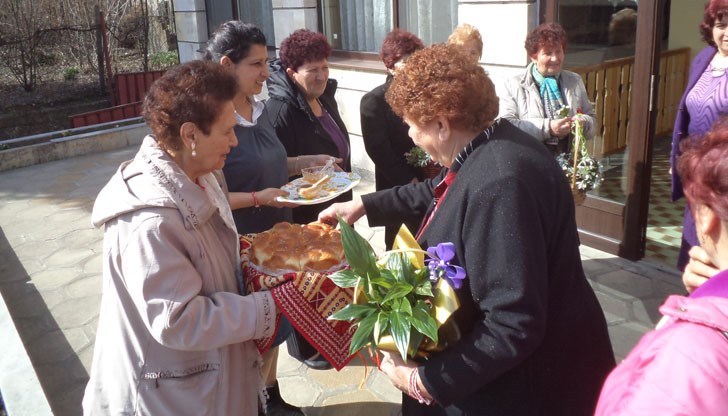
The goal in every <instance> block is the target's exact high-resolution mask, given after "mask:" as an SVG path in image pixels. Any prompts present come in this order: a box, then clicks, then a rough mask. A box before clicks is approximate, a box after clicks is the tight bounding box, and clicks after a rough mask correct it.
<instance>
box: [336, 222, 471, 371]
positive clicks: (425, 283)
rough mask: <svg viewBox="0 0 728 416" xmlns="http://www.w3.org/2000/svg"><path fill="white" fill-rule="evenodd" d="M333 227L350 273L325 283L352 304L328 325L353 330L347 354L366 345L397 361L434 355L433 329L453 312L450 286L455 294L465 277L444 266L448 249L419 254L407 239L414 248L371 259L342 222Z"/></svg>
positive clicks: (367, 247) (450, 255)
mask: <svg viewBox="0 0 728 416" xmlns="http://www.w3.org/2000/svg"><path fill="white" fill-rule="evenodd" d="M339 224H340V226H341V239H342V244H343V246H344V252H345V254H346V259H347V262H348V263H349V266H350V268H349V269H345V270H341V271H338V272H336V273H334V274H332V275H331V276H329V278H330V279H331V280H332V281H333V282H334V283H335V284H336V285H337V286H339V287H343V288H353V289H354V291H355V298H354V299H355V300H354V302H353V303H352V304H350V305H347V306H346V307H344V308H343V309H342V310H340V311H338V312H336V313H335V314H333V315H332V316H331V317H330V318H329V319H337V320H353V321H354V322H355V323H356V324H357V329H356V332H355V333H354V336H353V338H352V341H351V345H350V348H349V351H350V353H351V354H354V353H356V352H357V351H359V350H360V349H361V348H363V347H365V346H367V345H369V346H371V347H373V348H383V349H387V350H396V351H398V352H399V353H400V354H401V356H402V357H407V356H410V357H412V356H415V355H417V354H418V353H423V352H426V350H428V349H429V350H435V349H437V346H438V341H439V340H438V328H439V327H440V326H441V325H443V324H444V323H445V321H446V320H447V317H449V316H450V315H451V314H452V312H454V311H455V310H456V309H457V307H458V304H457V299H456V297H455V294H454V291H453V290H452V288H451V287H450V286H452V287H454V288H459V287H460V286H461V285H462V282H463V279H465V277H466V276H465V271H464V269H462V268H461V267H459V266H454V265H451V264H450V263H449V261H450V260H451V259H452V258H453V257H454V255H455V253H454V245H453V244H452V243H442V244H439V245H438V246H437V247H433V248H430V249H428V250H427V251H424V250H422V249H421V248H419V246H417V244H416V242H414V239H413V238H411V241H412V242H414V243H413V245H415V246H416V247H409V248H404V249H395V250H392V251H389V252H386V253H384V254H383V255H382V256H380V257H379V258H377V256H376V255H375V254H374V251H373V250H372V248H371V246H370V245H369V243H367V241H366V240H365V239H364V238H363V237H361V236H360V235H359V234H358V233H357V232H356V231H354V229H353V228H352V227H351V226H349V225H348V224H346V222H345V221H343V220H342V219H339ZM407 234H408V235H409V236H410V237H411V234H409V233H408V232H407ZM412 254H418V255H419V259H418V257H417V256H411V255H412ZM424 256H427V257H429V259H428V260H427V261H426V262H422V261H421V260H420V259H421V258H424ZM413 259H414V262H413V261H412V260H413ZM438 308H445V309H446V311H444V310H443V309H438ZM443 311H444V312H445V313H444V314H443V313H441V312H443ZM436 316H437V319H436Z"/></svg>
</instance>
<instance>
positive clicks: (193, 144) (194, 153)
mask: <svg viewBox="0 0 728 416" xmlns="http://www.w3.org/2000/svg"><path fill="white" fill-rule="evenodd" d="M195 156H197V151H196V150H195V142H192V157H195Z"/></svg>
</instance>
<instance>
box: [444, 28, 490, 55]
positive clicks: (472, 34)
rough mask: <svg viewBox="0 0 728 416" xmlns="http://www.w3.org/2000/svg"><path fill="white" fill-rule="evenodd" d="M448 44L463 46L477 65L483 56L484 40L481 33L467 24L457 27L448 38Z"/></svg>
mask: <svg viewBox="0 0 728 416" xmlns="http://www.w3.org/2000/svg"><path fill="white" fill-rule="evenodd" d="M447 43H450V44H452V45H459V46H462V47H463V49H465V52H466V53H467V54H468V56H470V57H471V58H472V59H473V61H474V62H475V63H476V64H477V63H478V62H479V61H480V58H481V57H482V56H483V38H482V37H481V36H480V31H478V29H477V28H476V27H475V26H472V25H469V24H467V23H463V24H462V25H460V26H458V27H456V28H455V30H453V32H452V33H451V34H450V37H448V38H447Z"/></svg>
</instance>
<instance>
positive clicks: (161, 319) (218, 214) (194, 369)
mask: <svg viewBox="0 0 728 416" xmlns="http://www.w3.org/2000/svg"><path fill="white" fill-rule="evenodd" d="M236 91H237V84H236V80H235V77H234V76H233V75H231V74H230V73H229V72H228V71H226V70H225V69H223V67H222V66H221V65H219V64H216V63H211V62H201V61H194V62H190V63H187V64H185V65H181V66H179V67H177V68H174V69H171V70H169V71H168V72H167V73H166V75H165V76H164V77H162V78H161V79H159V80H157V81H156V82H155V83H154V85H153V86H152V88H151V90H150V91H149V93H148V95H147V97H146V99H145V101H144V113H145V119H146V121H147V124H148V125H149V127H150V128H151V129H152V132H153V134H152V135H150V136H147V137H146V138H144V142H143V143H142V145H141V148H140V150H139V152H138V153H137V155H136V156H135V158H134V159H133V160H131V161H128V162H124V163H123V164H122V165H121V167H120V168H119V170H118V171H117V172H116V174H115V175H114V176H113V177H112V178H111V180H110V181H109V183H108V184H107V185H106V186H105V187H104V189H103V190H102V191H101V193H100V194H99V196H98V198H97V199H96V203H95V205H94V209H93V214H92V220H93V223H94V225H96V226H97V227H101V226H103V227H104V255H103V297H102V300H101V313H100V317H99V327H98V333H97V337H96V345H95V350H94V358H93V364H92V367H91V379H90V380H89V383H88V386H87V387H86V394H85V397H84V400H83V410H84V414H86V415H107V414H114V415H117V414H124V415H155V416H159V415H233V414H235V415H249V416H254V415H257V412H258V397H259V392H260V391H261V377H260V371H259V368H260V364H261V363H260V355H259V353H258V351H257V349H256V347H255V344H254V343H253V341H252V340H254V339H257V338H263V337H265V336H270V335H272V332H273V330H274V327H275V314H276V311H277V310H276V307H275V304H274V302H273V299H272V298H271V295H270V292H261V293H253V294H249V295H243V294H241V287H242V279H241V273H240V258H239V256H240V254H239V253H240V250H239V240H238V234H237V232H236V230H235V224H234V222H233V217H232V214H231V212H230V208H229V206H228V204H227V201H226V199H225V194H224V192H223V189H222V188H221V186H220V184H219V183H218V180H217V179H216V178H217V176H215V175H214V174H213V173H214V172H215V171H218V170H219V169H221V168H222V166H223V164H224V163H225V157H226V155H227V154H228V153H229V152H230V148H231V147H233V146H235V145H236V144H237V139H236V137H235V133H234V131H233V127H234V126H235V124H236V119H235V109H234V108H233V104H232V101H231V100H232V98H233V96H234V95H235V92H236Z"/></svg>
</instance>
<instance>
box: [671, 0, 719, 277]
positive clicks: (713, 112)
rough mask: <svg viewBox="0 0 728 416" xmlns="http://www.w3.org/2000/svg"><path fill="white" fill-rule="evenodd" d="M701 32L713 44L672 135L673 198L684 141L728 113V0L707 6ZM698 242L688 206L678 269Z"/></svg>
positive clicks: (701, 57)
mask: <svg viewBox="0 0 728 416" xmlns="http://www.w3.org/2000/svg"><path fill="white" fill-rule="evenodd" d="M700 33H701V34H702V36H703V40H704V41H705V42H706V43H707V44H708V45H709V46H707V47H706V48H705V49H703V50H702V51H700V53H698V55H697V56H696V57H695V59H694V60H693V63H692V65H691V68H690V78H689V80H688V85H687V88H686V89H685V93H684V94H683V97H682V100H681V101H680V107H679V108H678V113H677V117H676V120H675V128H674V130H673V136H672V153H671V156H670V164H671V166H672V168H671V174H672V200H673V201H677V200H678V199H680V198H682V197H683V190H682V181H681V180H680V175H679V174H678V173H677V169H675V166H676V162H677V158H678V157H679V156H680V142H681V141H682V140H683V139H685V138H686V137H692V138H698V137H702V136H703V135H705V133H707V132H708V130H710V127H711V126H712V125H713V123H714V122H715V121H717V120H718V118H719V117H720V116H721V115H724V114H726V113H728V72H727V71H726V69H728V0H711V1H710V2H709V3H708V4H706V5H705V12H704V15H703V21H702V23H701V24H700ZM697 245H698V237H697V234H696V232H695V221H694V220H693V217H692V214H691V213H690V208H689V207H687V206H686V207H685V216H684V219H683V237H682V245H681V247H680V255H679V257H678V261H677V267H678V269H680V270H684V269H685V265H686V264H687V262H688V260H689V256H688V251H689V250H690V248H691V247H693V246H697Z"/></svg>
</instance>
